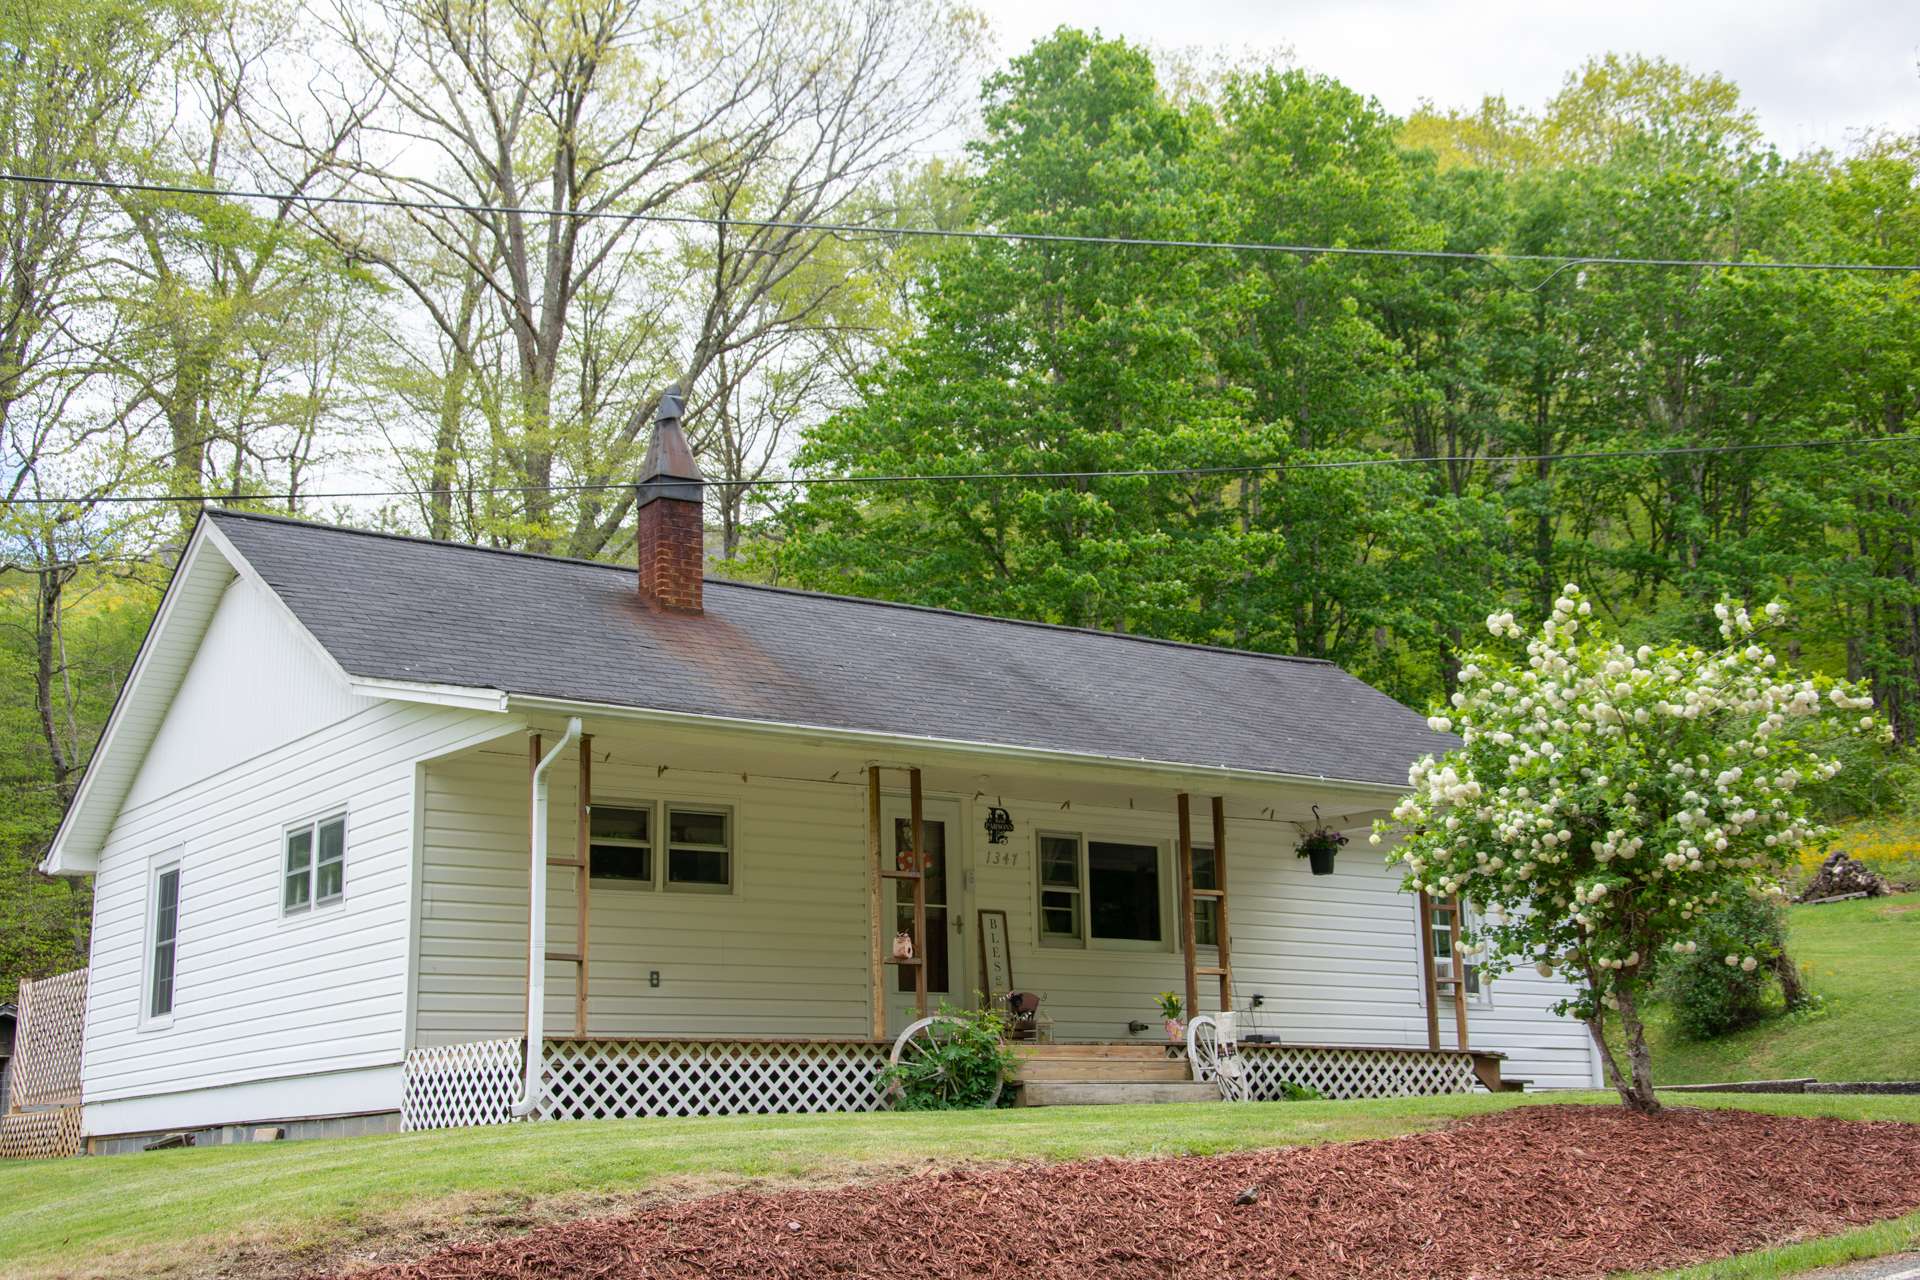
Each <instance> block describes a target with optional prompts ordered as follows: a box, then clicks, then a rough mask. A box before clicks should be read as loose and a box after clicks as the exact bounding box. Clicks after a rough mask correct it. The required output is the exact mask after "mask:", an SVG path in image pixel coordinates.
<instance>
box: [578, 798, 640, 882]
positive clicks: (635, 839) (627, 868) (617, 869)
mask: <svg viewBox="0 0 1920 1280" xmlns="http://www.w3.org/2000/svg"><path fill="white" fill-rule="evenodd" d="M587 821H588V831H589V839H588V842H587V857H588V865H589V868H590V874H591V875H592V878H593V879H595V880H604V881H608V882H610V883H613V884H623V885H631V886H633V887H634V888H636V889H651V888H653V806H652V805H650V804H648V805H609V804H596V805H593V806H591V807H590V808H589V809H588V811H587Z"/></svg>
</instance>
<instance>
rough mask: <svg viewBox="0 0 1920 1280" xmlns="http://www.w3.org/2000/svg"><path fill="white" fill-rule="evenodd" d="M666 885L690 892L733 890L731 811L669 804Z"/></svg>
mask: <svg viewBox="0 0 1920 1280" xmlns="http://www.w3.org/2000/svg"><path fill="white" fill-rule="evenodd" d="M666 887H667V888H669V889H677V890H682V891H685V892H688V893H731V892H733V814H732V812H731V811H729V810H727V809H713V808H702V807H700V806H697V805H679V804H670V805H668V806H667V865H666Z"/></svg>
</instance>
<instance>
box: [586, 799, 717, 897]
mask: <svg viewBox="0 0 1920 1280" xmlns="http://www.w3.org/2000/svg"><path fill="white" fill-rule="evenodd" d="M595 809H631V810H634V811H636V812H639V811H642V810H644V811H645V812H646V814H647V839H646V840H645V841H644V842H643V841H639V840H622V839H619V838H617V837H602V838H596V837H595V836H594V834H593V811H594V810H595ZM663 810H664V806H662V805H661V804H660V802H659V801H657V800H616V799H607V800H603V801H600V802H599V803H597V804H590V805H588V806H587V863H588V866H587V879H588V880H589V881H591V882H592V884H593V892H595V893H598V892H600V891H601V890H602V889H607V890H611V891H613V892H615V893H650V892H653V891H654V890H656V889H658V888H659V887H660V881H661V877H663V876H664V875H665V874H666V872H665V871H664V870H663V867H664V865H665V863H666V858H665V856H664V853H665V845H664V844H663V843H662V841H661V839H660V831H661V827H660V815H661V813H662V812H663ZM728 830H729V832H731V830H732V828H728ZM597 844H604V845H612V846H615V847H616V848H622V849H645V850H646V851H647V852H648V854H649V855H651V856H650V857H649V858H648V862H649V863H650V865H649V866H648V868H647V878H646V879H644V880H629V879H626V878H625V877H620V878H614V877H606V876H602V877H596V876H595V875H594V874H593V866H592V863H593V846H595V845H597Z"/></svg>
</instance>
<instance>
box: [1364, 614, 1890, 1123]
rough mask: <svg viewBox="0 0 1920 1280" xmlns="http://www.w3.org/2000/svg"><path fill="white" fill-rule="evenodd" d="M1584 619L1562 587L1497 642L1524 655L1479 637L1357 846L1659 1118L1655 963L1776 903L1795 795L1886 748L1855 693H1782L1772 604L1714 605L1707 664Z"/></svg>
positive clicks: (1800, 830)
mask: <svg viewBox="0 0 1920 1280" xmlns="http://www.w3.org/2000/svg"><path fill="white" fill-rule="evenodd" d="M1591 612H1592V610H1591V606H1590V605H1589V603H1588V602H1587V601H1586V600H1585V599H1583V598H1582V596H1581V592H1580V588H1579V587H1578V586H1575V585H1573V584H1568V586H1567V587H1566V589H1565V591H1564V592H1563V593H1562V594H1561V596H1560V598H1559V599H1558V600H1556V601H1555V602H1554V608H1553V616H1552V617H1551V618H1549V619H1547V620H1546V621H1545V622H1544V623H1542V624H1541V627H1540V631H1539V634H1538V635H1536V636H1533V637H1532V638H1530V639H1528V640H1527V641H1526V643H1525V647H1524V652H1519V651H1518V650H1519V649H1520V646H1518V645H1514V644H1511V643H1503V642H1511V641H1516V640H1519V639H1520V638H1521V629H1520V626H1519V624H1518V623H1517V622H1515V621H1514V616H1513V614H1511V613H1496V614H1494V615H1492V616H1491V617H1489V618H1488V619H1487V629H1488V631H1489V632H1491V633H1492V637H1493V642H1494V643H1493V644H1492V645H1491V646H1490V647H1488V648H1485V649H1482V650H1480V651H1478V652H1475V653H1470V654H1468V655H1466V660H1465V663H1464V665H1463V666H1462V667H1461V670H1460V682H1459V691H1458V692H1456V693H1455V694H1454V695H1453V705H1452V707H1451V708H1450V710H1449V711H1448V712H1447V713H1446V714H1442V715H1436V716H1434V717H1433V718H1432V719H1431V720H1430V721H1429V722H1428V723H1429V724H1430V725H1431V726H1432V727H1433V728H1434V729H1435V730H1436V731H1441V732H1445V731H1452V732H1455V733H1457V734H1459V736H1460V739H1461V744H1462V745H1461V746H1460V747H1458V748H1457V749H1455V750H1453V751H1449V752H1448V753H1447V754H1446V755H1445V756H1444V757H1443V758H1440V759H1435V758H1434V757H1432V756H1429V757H1427V758H1425V759H1423V760H1421V761H1419V762H1418V763H1416V764H1415V765H1414V766H1413V768H1412V770H1411V771H1410V772H1409V774H1408V778H1407V781H1408V784H1409V786H1410V787H1411V794H1409V795H1408V796H1407V797H1406V798H1405V799H1404V800H1402V801H1401V802H1400V804H1399V806H1398V807H1397V808H1396V809H1394V811H1393V818H1392V820H1391V821H1383V822H1381V823H1380V824H1378V826H1377V828H1376V831H1375V833H1374V836H1373V840H1374V842H1375V843H1379V842H1381V840H1382V839H1383V837H1389V836H1392V835H1395V834H1398V835H1400V836H1401V837H1402V839H1401V841H1400V843H1399V845H1398V846H1397V847H1396V848H1395V849H1394V850H1393V851H1392V852H1391V853H1390V854H1389V855H1388V856H1389V860H1390V861H1396V862H1397V861H1400V860H1402V859H1404V860H1405V869H1406V879H1405V887H1406V888H1408V889H1409V890H1412V891H1414V892H1419V893H1426V894H1429V895H1431V896H1433V897H1436V898H1445V897H1451V896H1453V895H1455V894H1458V895H1460V896H1461V897H1463V898H1465V899H1466V900H1467V901H1469V902H1471V903H1473V904H1475V905H1476V906H1478V907H1479V908H1480V911H1481V916H1482V922H1481V924H1480V926H1479V927H1477V928H1476V929H1474V930H1473V931H1472V932H1471V934H1470V935H1469V936H1468V937H1467V938H1466V940H1465V942H1464V944H1463V946H1464V947H1465V949H1466V951H1467V953H1468V955H1469V956H1470V957H1473V958H1476V959H1478V960H1479V962H1480V963H1481V964H1482V965H1483V966H1484V971H1485V972H1486V973H1488V974H1489V975H1494V974H1499V973H1502V972H1506V971H1508V970H1510V969H1512V968H1513V967H1514V966H1516V965H1520V964H1526V965H1531V966H1533V967H1535V968H1537V969H1538V970H1539V972H1540V973H1541V974H1543V975H1552V974H1554V973H1560V974H1562V975H1564V977H1565V978H1566V979H1567V981H1568V982H1569V983H1571V984H1572V987H1573V995H1572V996H1571V997H1570V998H1569V999H1568V1000H1566V1001H1564V1002H1563V1003H1562V1005H1561V1006H1560V1012H1563V1013H1570V1014H1572V1015H1574V1016H1576V1017H1579V1018H1582V1019H1584V1020H1585V1021H1586V1022H1587V1025H1588V1027H1589V1029H1590V1031H1591V1032H1592V1034H1593V1036H1594V1039H1595V1041H1596V1042H1597V1043H1598V1044H1599V1046H1600V1051H1601V1054H1602V1057H1603V1059H1604V1061H1605V1063H1606V1068H1607V1074H1608V1077H1609V1078H1610V1079H1611V1080H1612V1081H1613V1083H1614V1085H1615V1087H1616V1088H1618V1089H1619V1091H1620V1094H1621V1098H1622V1100H1623V1101H1625V1102H1626V1103H1627V1104H1628V1105H1630V1106H1633V1107H1636V1108H1638V1109H1640V1110H1644V1111H1655V1110H1658V1103H1657V1102H1656V1101H1655V1099H1654V1094H1653V1085H1652V1069H1651V1058H1650V1057H1649V1054H1648V1051H1647V1045H1646V1038H1645V1034H1644V1029H1643V1027H1642V1025H1641V1022H1640V1016H1639V1010H1638V1003H1637V1002H1638V998H1639V993H1640V989H1641V987H1642V985H1643V978H1644V977H1645V975H1646V974H1647V972H1648V969H1649V966H1650V964H1651V962H1652V960H1653V958H1654V956H1655V955H1656V953H1657V952H1658V951H1660V950H1661V949H1666V950H1669V951H1672V952H1677V953H1687V952H1691V951H1693V950H1695V949H1697V940H1696V939H1695V938H1694V937H1693V936H1692V935H1694V934H1695V933H1696V931H1698V930H1700V929H1701V928H1702V926H1703V923H1704V917H1705V916H1706V915H1707V913H1709V912H1711V911H1712V910H1713V909H1714V907H1715V906H1716V905H1718V904H1719V903H1722V902H1724V901H1727V900H1729V899H1730V898H1731V897H1732V896H1733V895H1736V894H1745V893H1750V892H1759V891H1766V890H1769V889H1773V888H1775V887H1776V886H1775V885H1774V879H1775V876H1776V873H1777V872H1779V871H1780V870H1782V869H1783V868H1784V866H1785V864H1786V863H1787V862H1788V860H1789V859H1790V858H1791V857H1792V856H1793V854H1794V852H1795V851H1796V850H1797V849H1798V848H1799V847H1800V846H1801V845H1803V844H1805V843H1807V842H1808V841H1810V840H1812V839H1814V838H1816V837H1817V835H1818V834H1819V829H1818V828H1817V827H1816V825H1815V824H1814V823H1813V822H1812V821H1811V820H1810V819H1809V817H1808V813H1809V808H1808V792H1809V790H1810V789H1812V788H1815V787H1817V786H1818V785H1819V784H1820V783H1822V782H1825V781H1826V780H1828V779H1830V778H1832V777H1833V776H1834V775H1835V774H1836V773H1838V772H1839V770H1840V764H1839V761H1838V760H1837V759H1835V758H1834V757H1833V756H1831V755H1828V754H1826V753H1825V751H1824V748H1825V747H1826V746H1827V745H1829V744H1831V743H1832V742H1833V741H1834V740H1835V739H1836V738H1838V737H1840V736H1842V735H1845V734H1849V733H1871V734H1875V735H1881V734H1882V733H1883V730H1882V729H1881V728H1880V726H1879V722H1878V721H1877V720H1876V719H1875V718H1874V716H1873V715H1872V714H1871V708H1872V706H1873V700H1872V699H1871V698H1870V697H1869V696H1867V695H1866V694H1865V692H1864V691H1863V689H1862V687H1861V686H1859V685H1855V684H1851V683H1848V682H1846V681H1842V680H1834V679H1830V678H1828V677H1825V676H1802V675H1797V674H1795V673H1793V672H1790V671H1788V670H1787V669H1786V668H1785V667H1783V666H1782V665H1781V664H1780V663H1779V662H1778V661H1777V660H1776V659H1775V657H1774V655H1773V654H1771V653H1769V652H1768V651H1767V649H1766V648H1765V646H1764V645H1762V644H1761V643H1759V641H1758V640H1757V639H1756V634H1757V633H1758V632H1760V631H1761V630H1762V629H1764V628H1767V627H1772V626H1778V625H1783V624H1784V623H1785V621H1786V618H1785V613H1784V611H1783V610H1782V609H1781V607H1780V606H1779V605H1778V604H1769V605H1767V606H1766V608H1765V609H1764V610H1762V611H1760V614H1759V615H1758V616H1757V617H1756V616H1754V615H1751V614H1749V613H1748V612H1747V610H1746V609H1745V608H1743V607H1740V606H1738V605H1735V604H1732V603H1723V604H1721V605H1719V606H1717V607H1716V609H1715V613H1716V614H1717V615H1718V616H1719V618H1720V634H1721V635H1722V636H1723V637H1724V638H1725V641H1726V643H1725V646H1724V647H1723V648H1721V649H1719V650H1717V651H1711V652H1709V651H1706V650H1703V649H1699V648H1696V647H1693V646H1687V645H1666V646H1663V647H1660V648H1657V649H1656V648H1653V647H1651V646H1647V645H1642V646H1641V647H1640V648H1638V649H1637V650H1629V649H1627V648H1626V647H1625V646H1623V645H1620V644H1615V643H1610V642H1609V641H1607V640H1605V639H1602V638H1599V637H1596V636H1592V635H1590V634H1587V633H1586V631H1585V628H1586V626H1587V619H1588V617H1589V615H1590V613H1591ZM1726 962H1727V963H1728V964H1730V965H1736V966H1740V967H1742V968H1744V969H1747V970H1748V971H1751V970H1752V968H1753V967H1754V966H1755V965H1756V964H1757V963H1758V962H1757V960H1756V959H1755V958H1754V957H1751V956H1740V955H1728V956H1727V958H1726ZM1603 1006H1604V1007H1605V1008H1608V1009H1613V1010H1617V1011H1618V1014H1619V1016H1620V1019H1621V1024H1622V1028H1623V1030H1624V1031H1625V1032H1626V1037H1627V1043H1628V1050H1629V1057H1630V1061H1631V1071H1630V1073H1628V1072H1622V1071H1621V1069H1620V1066H1619V1064H1618V1063H1616V1062H1615V1061H1614V1058H1613V1055H1612V1054H1611V1053H1610V1052H1609V1051H1608V1049H1607V1046H1606V1043H1605V1041H1604V1039H1603V1038H1602V1035H1601V1026H1602V1023H1601V1016H1602V1013H1603Z"/></svg>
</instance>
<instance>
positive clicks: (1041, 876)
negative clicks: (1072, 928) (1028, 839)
mask: <svg viewBox="0 0 1920 1280" xmlns="http://www.w3.org/2000/svg"><path fill="white" fill-rule="evenodd" d="M1048 840H1071V841H1073V845H1074V856H1073V870H1074V877H1075V882H1074V886H1073V888H1071V889H1069V888H1067V887H1066V886H1065V885H1057V884H1048V883H1047V882H1046V879H1045V871H1044V867H1045V863H1046V858H1045V855H1044V854H1043V852H1042V851H1041V845H1042V844H1043V843H1044V842H1045V841H1048ZM1049 892H1053V893H1071V894H1073V896H1074V913H1073V918H1074V920H1075V921H1076V922H1077V925H1078V931H1077V932H1076V933H1074V934H1072V935H1071V936H1069V935H1067V934H1063V933H1048V932H1047V916H1046V911H1045V910H1044V908H1043V907H1042V906H1041V902H1042V900H1043V899H1044V898H1045V896H1046V895H1047V894H1048V893H1049ZM1088 932H1089V930H1088V928H1087V838H1086V836H1084V835H1082V834H1081V833H1079V832H1077V831H1035V832H1034V833H1033V933H1034V941H1035V942H1036V943H1037V944H1038V945H1040V946H1043V947H1068V948H1073V949H1076V950H1077V949H1084V948H1085V947H1086V945H1087V934H1088Z"/></svg>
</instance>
